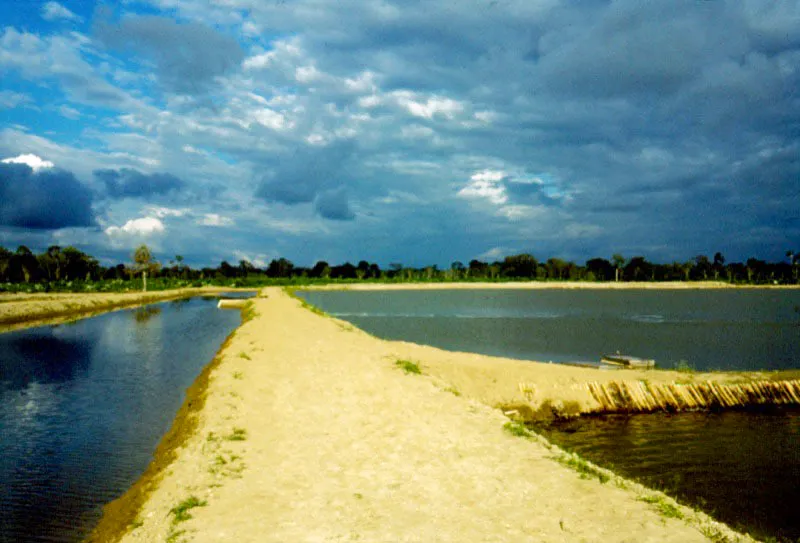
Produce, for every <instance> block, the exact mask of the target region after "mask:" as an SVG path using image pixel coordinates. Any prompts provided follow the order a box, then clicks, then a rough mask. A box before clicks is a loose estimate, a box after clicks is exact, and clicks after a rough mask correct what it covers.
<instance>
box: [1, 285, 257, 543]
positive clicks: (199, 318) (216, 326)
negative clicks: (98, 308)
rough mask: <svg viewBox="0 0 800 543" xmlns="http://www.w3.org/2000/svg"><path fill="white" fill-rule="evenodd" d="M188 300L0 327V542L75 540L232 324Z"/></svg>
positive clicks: (147, 453) (228, 316) (166, 421)
mask: <svg viewBox="0 0 800 543" xmlns="http://www.w3.org/2000/svg"><path fill="white" fill-rule="evenodd" d="M216 303H217V300H216V299H202V298H193V299H190V300H180V301H175V302H167V303H162V304H155V305H151V306H147V307H143V308H138V309H130V310H124V311H118V312H114V313H107V314H104V315H100V316H98V317H93V318H90V319H85V320H81V321H77V322H75V323H72V324H68V325H60V326H51V327H42V328H34V329H29V330H21V331H16V332H9V333H6V334H0V489H2V492H0V542H1V543H11V542H17V541H80V540H81V539H82V537H83V536H85V535H86V533H87V532H88V530H90V529H91V528H92V526H93V525H94V524H95V523H96V522H97V520H98V519H99V517H100V514H101V510H102V506H103V504H105V503H107V502H109V501H111V500H113V499H115V498H117V497H119V496H120V495H121V494H122V493H124V491H125V490H127V488H128V487H129V486H130V485H131V484H132V483H133V482H134V481H135V480H136V479H137V478H138V477H139V475H140V474H141V473H142V472H143V471H144V469H145V467H146V466H147V464H148V463H149V461H150V459H151V457H152V453H153V451H154V450H155V447H156V445H157V443H158V441H159V440H160V439H161V436H162V435H163V434H164V433H165V432H166V431H167V430H168V429H169V426H170V424H171V422H172V419H173V418H174V417H175V413H176V412H177V411H178V408H179V407H180V405H181V403H182V402H183V398H184V392H185V389H186V388H188V387H189V385H191V383H192V382H193V381H194V379H195V378H196V377H197V375H198V374H199V372H200V370H201V369H202V367H203V366H205V365H206V364H207V363H209V362H210V361H211V359H212V358H213V357H214V354H215V353H216V351H217V350H218V349H219V347H220V345H221V344H222V342H223V341H224V340H225V338H226V337H227V336H228V335H229V334H230V333H231V331H233V329H234V328H236V326H238V325H239V323H240V321H241V317H240V314H239V312H238V311H220V310H217V309H216Z"/></svg>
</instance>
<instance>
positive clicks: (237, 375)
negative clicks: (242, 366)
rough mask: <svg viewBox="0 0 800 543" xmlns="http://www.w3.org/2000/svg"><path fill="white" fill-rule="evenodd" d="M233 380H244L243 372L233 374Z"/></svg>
mask: <svg viewBox="0 0 800 543" xmlns="http://www.w3.org/2000/svg"><path fill="white" fill-rule="evenodd" d="M233 378H234V379H243V378H244V374H243V373H242V372H240V371H235V372H233Z"/></svg>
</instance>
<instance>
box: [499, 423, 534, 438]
mask: <svg viewBox="0 0 800 543" xmlns="http://www.w3.org/2000/svg"><path fill="white" fill-rule="evenodd" d="M503 430H505V431H506V432H508V433H509V434H511V435H512V436H516V437H530V435H531V434H530V432H529V431H528V429H527V428H526V427H525V425H524V424H523V423H521V422H517V421H513V420H512V421H510V422H507V423H505V424H504V425H503Z"/></svg>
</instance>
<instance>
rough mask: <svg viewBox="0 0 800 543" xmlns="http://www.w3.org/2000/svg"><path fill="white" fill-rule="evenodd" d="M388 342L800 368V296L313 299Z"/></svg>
mask: <svg viewBox="0 0 800 543" xmlns="http://www.w3.org/2000/svg"><path fill="white" fill-rule="evenodd" d="M300 294H301V295H302V296H303V297H304V298H305V299H306V300H308V301H309V302H310V303H312V304H314V305H316V306H318V307H319V308H321V309H323V310H324V311H327V312H328V313H331V314H332V315H334V316H336V317H339V318H342V319H345V320H347V321H350V322H352V323H353V324H355V325H356V326H358V327H359V328H362V329H363V330H366V331H367V332H369V333H371V334H374V335H376V336H378V337H381V338H384V339H397V340H404V341H412V342H414V343H422V344H426V345H433V346H435V347H440V348H443V349H449V350H458V351H469V352H475V353H481V354H489V355H495V356H506V357H511V358H521V359H525V360H540V361H553V362H570V361H598V360H599V359H600V357H601V356H602V355H603V354H608V353H614V352H616V351H620V352H622V353H626V354H631V355H634V356H641V357H643V358H653V359H655V360H656V362H657V364H658V365H659V366H660V367H663V368H673V367H675V366H676V365H678V364H687V365H689V366H691V367H693V368H695V369H697V370H707V369H716V370H756V369H769V370H771V369H786V368H798V367H800V290H769V289H752V290H751V289H748V290H735V291H733V290H555V289H552V290H511V289H509V290H488V289H484V290H407V291H313V290H312V291H305V292H300Z"/></svg>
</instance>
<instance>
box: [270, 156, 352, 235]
mask: <svg viewBox="0 0 800 543" xmlns="http://www.w3.org/2000/svg"><path fill="white" fill-rule="evenodd" d="M353 152H354V146H353V144H352V143H349V142H339V143H335V144H332V145H328V146H325V147H308V146H298V147H297V148H296V149H295V152H294V153H293V154H292V155H291V156H287V157H285V158H284V159H283V160H281V161H280V165H279V166H278V168H277V170H276V171H275V172H274V174H272V175H270V176H269V177H268V178H267V179H265V180H263V181H262V182H261V184H260V185H259V186H258V188H257V189H256V192H255V196H256V197H257V198H261V199H263V200H266V201H268V202H279V203H283V204H288V205H293V204H301V203H308V202H314V209H315V210H316V211H317V212H318V213H319V214H320V216H322V217H324V218H326V219H334V220H349V219H352V218H353V214H352V211H350V208H349V204H348V200H347V196H346V195H345V193H344V191H343V190H342V185H343V184H344V183H345V182H347V181H351V180H352V178H353V176H352V173H351V171H350V168H351V161H352V158H353Z"/></svg>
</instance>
